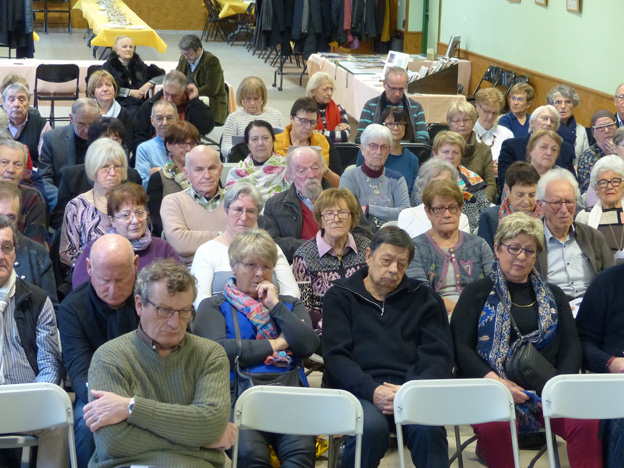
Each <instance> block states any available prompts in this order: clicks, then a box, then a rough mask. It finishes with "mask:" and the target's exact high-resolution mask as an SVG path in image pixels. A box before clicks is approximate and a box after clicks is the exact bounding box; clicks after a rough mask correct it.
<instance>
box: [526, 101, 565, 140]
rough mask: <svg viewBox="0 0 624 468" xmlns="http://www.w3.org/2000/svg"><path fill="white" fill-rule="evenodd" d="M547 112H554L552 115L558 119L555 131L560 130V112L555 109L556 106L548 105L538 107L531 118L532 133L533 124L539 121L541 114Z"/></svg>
mask: <svg viewBox="0 0 624 468" xmlns="http://www.w3.org/2000/svg"><path fill="white" fill-rule="evenodd" d="M545 110H548V111H550V112H552V114H553V115H554V116H555V118H556V119H557V125H556V126H555V131H557V130H558V129H559V126H560V125H561V116H560V115H559V111H558V110H557V109H555V106H551V105H550V104H546V105H545V106H540V107H538V108H537V109H535V110H534V111H533V113H532V114H531V118H530V119H529V128H530V132H531V133H532V132H533V123H534V122H535V121H536V120H537V118H538V117H539V116H540V114H541V113H542V112H544V111H545Z"/></svg>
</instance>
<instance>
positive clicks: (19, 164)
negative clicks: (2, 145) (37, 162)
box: [0, 159, 24, 169]
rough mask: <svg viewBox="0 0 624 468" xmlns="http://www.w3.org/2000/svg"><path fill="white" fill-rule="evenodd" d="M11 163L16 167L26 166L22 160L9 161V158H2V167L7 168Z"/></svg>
mask: <svg viewBox="0 0 624 468" xmlns="http://www.w3.org/2000/svg"><path fill="white" fill-rule="evenodd" d="M9 165H11V166H13V167H14V168H16V169H21V168H22V167H24V163H23V162H21V161H9V160H8V159H0V167H2V168H6V167H8V166H9Z"/></svg>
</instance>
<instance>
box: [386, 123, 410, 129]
mask: <svg viewBox="0 0 624 468" xmlns="http://www.w3.org/2000/svg"><path fill="white" fill-rule="evenodd" d="M405 123H406V122H384V127H388V128H399V127H405Z"/></svg>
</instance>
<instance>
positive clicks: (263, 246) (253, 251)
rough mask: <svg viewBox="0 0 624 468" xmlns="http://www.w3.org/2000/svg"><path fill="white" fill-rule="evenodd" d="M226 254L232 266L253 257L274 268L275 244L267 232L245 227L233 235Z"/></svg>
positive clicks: (275, 261)
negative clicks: (245, 228)
mask: <svg viewBox="0 0 624 468" xmlns="http://www.w3.org/2000/svg"><path fill="white" fill-rule="evenodd" d="M228 256H229V257H230V265H231V266H232V267H234V266H235V265H238V264H239V263H241V262H242V261H243V260H245V259H247V258H250V257H253V258H257V259H259V260H261V261H263V262H266V263H268V264H270V265H271V266H272V267H273V268H275V265H276V264H277V245H276V244H275V241H274V240H273V238H272V237H271V236H270V235H269V233H268V232H266V231H263V230H262V229H247V230H245V231H243V232H241V233H240V234H237V235H236V236H234V239H232V243H231V244H230V247H229V249H228Z"/></svg>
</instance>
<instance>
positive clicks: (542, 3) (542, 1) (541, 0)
mask: <svg viewBox="0 0 624 468" xmlns="http://www.w3.org/2000/svg"><path fill="white" fill-rule="evenodd" d="M535 4H536V5H539V6H547V5H548V0H535Z"/></svg>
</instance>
